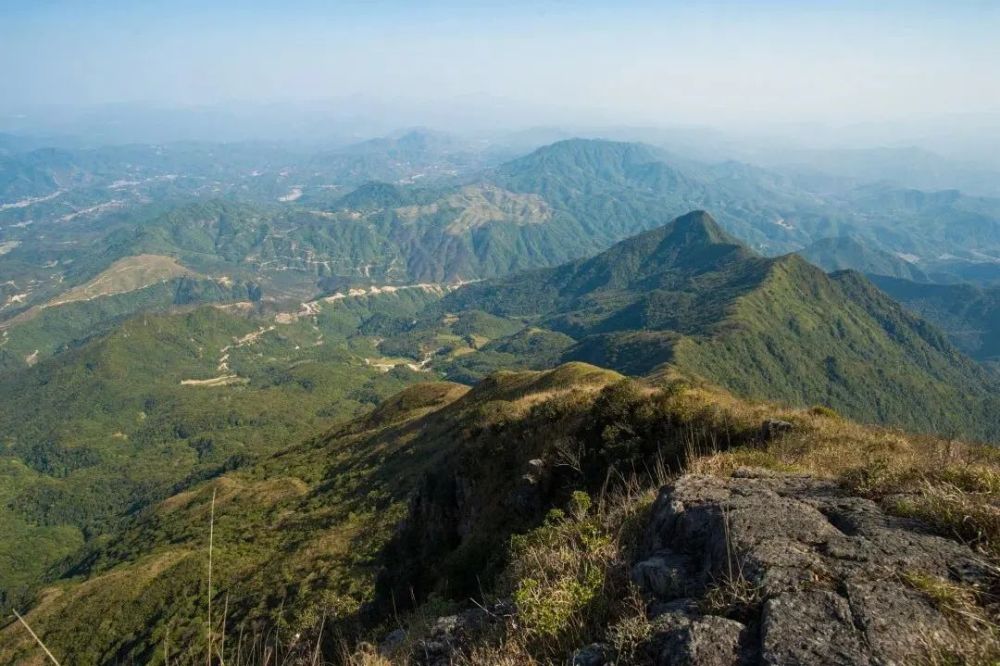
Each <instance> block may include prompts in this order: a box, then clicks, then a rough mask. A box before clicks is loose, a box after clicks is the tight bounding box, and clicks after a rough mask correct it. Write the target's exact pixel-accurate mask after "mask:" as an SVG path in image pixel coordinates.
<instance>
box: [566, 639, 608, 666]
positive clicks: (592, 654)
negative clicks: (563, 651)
mask: <svg viewBox="0 0 1000 666" xmlns="http://www.w3.org/2000/svg"><path fill="white" fill-rule="evenodd" d="M609 654H610V648H608V646H607V645H605V644H604V643H591V644H590V645H588V646H587V647H585V648H580V649H579V650H577V651H576V653H574V654H573V662H572V663H573V666H606V665H607V664H610V663H611V662H610V661H609V659H608V655H609Z"/></svg>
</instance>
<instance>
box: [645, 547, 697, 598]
mask: <svg viewBox="0 0 1000 666" xmlns="http://www.w3.org/2000/svg"><path fill="white" fill-rule="evenodd" d="M689 564H690V562H689V560H688V558H687V557H685V556H683V555H678V554H676V553H674V552H671V551H661V552H659V553H657V554H656V555H654V556H653V557H650V558H648V559H645V560H643V561H641V562H639V563H638V564H636V565H635V566H634V567H632V572H631V574H632V582H633V583H635V584H636V585H638V586H639V587H640V588H641V589H643V590H646V591H649V592H652V593H653V594H654V595H656V596H657V597H659V598H661V599H673V598H677V597H682V596H684V593H685V591H686V590H687V588H688V579H689V577H690V575H689V573H688V567H689Z"/></svg>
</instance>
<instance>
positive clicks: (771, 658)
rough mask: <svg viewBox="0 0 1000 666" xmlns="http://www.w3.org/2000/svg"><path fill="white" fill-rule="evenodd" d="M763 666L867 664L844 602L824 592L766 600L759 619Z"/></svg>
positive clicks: (835, 595)
mask: <svg viewBox="0 0 1000 666" xmlns="http://www.w3.org/2000/svg"><path fill="white" fill-rule="evenodd" d="M761 661H762V662H763V663H765V664H844V665H845V666H847V665H848V664H869V663H871V655H870V654H869V653H868V650H867V649H866V648H865V647H864V644H863V642H862V637H861V636H860V635H859V634H858V632H857V631H856V630H855V628H854V624H853V616H852V615H851V609H850V607H849V605H848V603H847V600H846V599H844V598H843V597H841V596H839V595H837V594H835V593H833V592H829V591H826V590H808V591H790V592H787V593H785V594H781V595H778V596H776V597H774V598H772V599H768V600H767V601H766V602H765V603H764V613H763V616H762V618H761Z"/></svg>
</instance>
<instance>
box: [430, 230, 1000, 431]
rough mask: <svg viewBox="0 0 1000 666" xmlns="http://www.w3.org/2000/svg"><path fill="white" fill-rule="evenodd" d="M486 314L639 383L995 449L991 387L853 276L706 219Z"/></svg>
mask: <svg viewBox="0 0 1000 666" xmlns="http://www.w3.org/2000/svg"><path fill="white" fill-rule="evenodd" d="M436 307H439V308H440V309H441V310H442V311H448V312H456V311H461V310H464V309H480V310H485V311H486V312H490V313H492V314H496V315H500V316H504V317H517V318H521V319H524V320H525V321H530V322H532V324H533V325H535V326H539V327H541V328H548V329H551V330H554V331H557V332H560V333H564V334H567V335H569V336H571V337H573V338H574V339H575V340H576V345H575V346H574V347H572V348H571V349H569V350H567V351H566V353H564V355H563V359H564V360H570V359H578V360H584V361H587V362H590V363H594V364H597V365H603V366H606V367H611V368H614V369H617V370H620V371H624V372H626V373H629V374H637V375H641V374H646V373H649V372H652V371H654V370H655V369H656V367H657V366H658V365H660V364H663V363H668V362H669V363H671V364H673V365H675V366H677V367H679V368H681V369H682V370H686V371H690V372H694V373H697V374H699V375H701V376H703V377H705V378H706V379H708V380H710V381H712V382H714V383H718V384H719V385H722V386H725V387H727V388H730V389H732V390H734V391H736V392H737V393H739V394H741V395H752V396H763V397H767V398H769V399H774V400H781V401H787V402H790V403H792V404H811V403H823V404H827V405H829V406H831V407H834V408H835V409H838V410H843V411H844V412H845V413H846V414H848V415H850V416H851V417H853V418H858V419H861V420H867V421H876V422H884V423H894V424H899V425H906V426H908V427H911V428H916V429H919V430H926V431H938V432H940V431H942V430H948V431H953V432H955V433H956V434H964V435H965V436H972V437H978V438H986V439H990V438H996V437H997V433H998V430H997V422H996V420H995V415H994V412H993V411H992V408H993V405H994V404H995V395H996V394H995V385H994V383H993V382H994V380H993V378H991V377H990V376H989V374H988V373H987V372H986V371H985V370H983V369H982V368H980V367H979V366H977V365H976V364H975V363H974V362H973V361H972V360H970V359H968V358H966V357H965V356H963V355H962V354H961V352H959V351H958V350H957V349H956V348H955V347H953V346H952V345H951V344H950V343H949V342H948V341H947V339H946V338H945V337H944V335H943V334H941V333H939V332H938V331H937V330H935V329H934V328H933V327H931V326H929V325H928V324H927V323H926V322H924V321H922V320H920V319H918V318H916V317H914V316H913V315H910V314H909V313H907V312H906V311H904V310H903V309H902V308H901V307H899V305H898V304H896V303H895V302H893V301H892V300H891V299H889V298H888V297H887V296H885V295H884V294H882V293H881V292H879V291H878V290H877V289H876V288H875V287H874V286H873V285H872V284H871V283H870V282H868V281H867V280H866V279H865V278H864V277H862V276H861V275H860V274H857V273H853V272H844V273H838V274H835V275H833V276H827V275H826V274H825V273H824V272H823V271H822V270H821V269H819V268H817V267H814V266H812V265H811V264H808V263H807V262H806V261H805V260H803V259H801V258H800V257H798V256H797V255H787V256H783V257H779V258H776V259H767V258H764V257H760V256H759V255H756V254H755V253H753V252H752V251H751V250H749V249H748V248H746V247H745V246H743V245H741V244H739V243H738V242H736V241H734V240H733V239H732V237H731V236H729V235H728V234H726V233H725V232H724V231H722V230H721V228H720V227H719V226H718V225H717V224H716V223H715V222H714V220H712V219H711V217H710V216H709V215H708V214H707V213H704V212H695V213H690V214H688V215H685V216H683V217H681V218H678V219H677V220H676V221H674V222H672V223H671V224H669V225H667V226H665V227H662V228H660V229H657V230H654V231H651V232H647V233H645V234H642V235H640V236H637V237H635V238H633V239H629V240H627V241H623V242H622V243H620V244H618V245H616V246H614V247H613V248H611V249H610V250H608V251H606V252H604V253H601V254H599V255H597V256H596V257H594V258H592V259H588V260H583V261H579V262H573V263H570V264H567V265H564V266H561V267H558V268H554V269H543V270H539V271H535V272H530V273H525V274H521V275H516V276H512V277H510V278H505V279H501V280H497V281H494V282H484V283H479V284H474V285H469V286H467V287H465V288H463V289H461V290H459V291H457V292H454V293H453V294H451V295H449V296H447V297H446V298H445V299H444V300H443V301H442V303H441V304H440V305H439V306H436Z"/></svg>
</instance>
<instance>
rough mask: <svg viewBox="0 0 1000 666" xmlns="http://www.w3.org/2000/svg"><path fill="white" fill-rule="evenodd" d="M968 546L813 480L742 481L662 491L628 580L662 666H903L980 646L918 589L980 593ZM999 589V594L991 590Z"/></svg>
mask: <svg viewBox="0 0 1000 666" xmlns="http://www.w3.org/2000/svg"><path fill="white" fill-rule="evenodd" d="M994 575H995V573H994V572H993V571H992V569H991V567H990V566H989V565H988V564H987V563H986V562H984V561H983V560H982V559H981V558H980V557H978V556H977V555H976V553H974V552H973V551H972V550H970V549H969V548H968V547H966V546H964V545H962V544H960V543H957V542H955V541H951V540H949V539H945V538H942V537H939V536H935V535H933V534H930V533H928V532H927V531H926V530H925V529H924V528H923V527H922V525H921V524H920V523H917V522H914V521H911V520H908V519H903V518H898V517H895V516H892V515H889V514H887V513H886V512H884V511H883V510H882V508H881V507H880V506H879V505H878V504H877V503H875V502H872V501H870V500H867V499H864V498H860V497H854V496H850V495H848V494H846V493H845V492H843V491H842V490H841V489H840V487H838V486H837V485H836V484H834V483H831V482H829V481H825V480H819V479H815V478H811V477H808V476H795V475H787V474H776V473H774V472H770V471H768V470H758V469H747V468H743V469H739V470H737V471H736V473H734V475H733V477H732V478H718V477H712V476H702V475H686V476H683V477H681V478H679V479H678V480H677V481H676V482H674V483H673V484H671V485H668V486H665V487H664V488H662V489H661V491H660V493H659V497H658V499H657V500H656V502H655V504H654V506H653V509H652V514H651V517H650V522H649V524H648V527H647V529H646V534H645V536H644V540H643V545H642V549H641V554H640V559H639V561H638V562H637V563H636V564H635V565H634V567H633V569H632V577H633V580H634V581H635V582H636V583H637V584H638V585H639V586H640V587H641V588H642V589H643V591H644V592H645V593H646V594H647V595H648V597H649V598H650V600H651V603H650V607H649V612H650V616H651V617H652V618H653V620H652V621H653V624H654V628H655V631H654V638H653V640H652V641H651V642H650V645H649V649H650V652H651V655H650V656H652V657H653V659H652V661H653V663H656V664H663V665H668V664H669V665H673V664H703V665H713V666H714V665H716V664H718V665H720V666H721V665H723V664H725V665H727V666H728V665H730V664H757V663H763V664H903V663H913V662H914V661H915V660H918V661H919V660H922V659H926V658H927V656H928V655H929V654H933V653H934V652H935V651H937V650H940V649H941V646H945V648H947V646H950V645H955V644H956V642H959V641H967V640H974V638H971V639H970V637H969V636H967V635H961V632H959V631H958V630H956V629H955V626H954V623H953V622H952V621H951V618H949V617H947V616H946V612H947V611H946V609H942V607H941V604H940V603H935V600H934V598H933V595H930V594H928V593H927V590H926V589H922V587H921V584H920V582H921V581H938V580H940V581H946V582H947V583H946V584H948V585H954V586H957V587H959V588H961V589H970V590H972V589H980V590H981V589H984V588H986V587H988V586H989V585H990V583H991V578H992V577H993V576H994ZM993 582H995V581H993Z"/></svg>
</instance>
